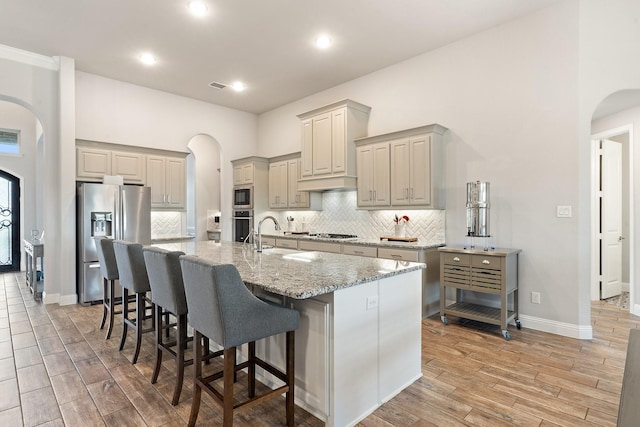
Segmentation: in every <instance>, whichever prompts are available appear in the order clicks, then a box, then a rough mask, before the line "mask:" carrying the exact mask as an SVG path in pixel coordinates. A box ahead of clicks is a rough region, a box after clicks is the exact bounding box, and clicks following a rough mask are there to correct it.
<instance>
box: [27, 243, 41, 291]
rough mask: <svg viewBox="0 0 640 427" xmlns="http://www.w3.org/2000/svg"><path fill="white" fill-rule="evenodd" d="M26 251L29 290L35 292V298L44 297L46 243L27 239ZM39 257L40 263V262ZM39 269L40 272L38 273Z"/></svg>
mask: <svg viewBox="0 0 640 427" xmlns="http://www.w3.org/2000/svg"><path fill="white" fill-rule="evenodd" d="M24 253H25V255H26V267H27V272H26V275H27V286H29V290H30V291H31V292H33V298H34V299H35V300H40V299H42V291H43V289H44V282H43V279H42V272H43V271H44V265H43V264H44V244H42V243H33V242H31V241H29V240H26V239H25V240H24ZM38 259H39V260H40V263H38ZM38 264H40V265H39V267H40V268H38ZM38 270H39V271H40V274H38Z"/></svg>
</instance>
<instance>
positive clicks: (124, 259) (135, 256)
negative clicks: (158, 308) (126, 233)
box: [113, 240, 155, 363]
mask: <svg viewBox="0 0 640 427" xmlns="http://www.w3.org/2000/svg"><path fill="white" fill-rule="evenodd" d="M113 249H114V252H115V255H116V261H117V264H118V273H119V275H120V279H119V280H120V284H121V285H122V301H129V292H132V293H133V294H135V305H136V308H135V318H129V304H122V338H120V346H119V347H118V350H122V349H123V348H124V343H125V341H126V340H127V329H128V328H129V327H131V328H133V330H134V331H135V334H136V346H135V349H134V352H133V359H132V360H131V363H136V362H137V361H138V356H139V355H140V343H141V342H142V334H143V333H145V332H153V331H154V330H155V311H154V307H153V303H152V302H151V299H149V298H148V297H147V292H149V291H150V290H151V286H150V285H149V276H148V275H147V268H146V267H145V263H144V255H143V254H142V245H141V244H139V243H131V242H125V241H123V240H116V241H115V242H113ZM147 304H148V305H147ZM148 309H151V315H150V316H147V314H146V313H147V310H148ZM149 318H151V319H152V327H151V328H147V329H143V324H144V320H146V319H149Z"/></svg>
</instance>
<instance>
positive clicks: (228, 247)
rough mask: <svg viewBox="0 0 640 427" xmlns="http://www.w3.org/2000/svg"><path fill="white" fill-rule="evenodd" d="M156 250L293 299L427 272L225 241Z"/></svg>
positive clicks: (414, 266) (415, 265) (413, 265)
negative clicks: (219, 267)
mask: <svg viewBox="0 0 640 427" xmlns="http://www.w3.org/2000/svg"><path fill="white" fill-rule="evenodd" d="M154 246H158V247H161V248H164V249H167V250H174V251H175V250H178V251H182V252H184V253H186V254H189V255H196V256H199V257H202V258H206V259H208V260H210V261H212V262H214V263H219V264H234V265H235V266H236V268H237V269H238V271H239V272H240V276H241V277H242V280H244V282H245V283H246V284H247V285H253V286H257V287H259V288H261V289H263V290H265V291H267V292H271V293H274V294H277V295H283V296H287V297H291V298H295V299H306V298H311V297H314V296H317V295H322V294H327V293H331V292H334V291H337V290H339V289H344V288H349V287H351V286H356V285H359V284H362V283H366V282H371V281H374V280H379V279H383V278H386V277H391V276H394V275H397V274H403V273H407V272H409V271H414V270H420V269H423V268H426V265H425V264H423V263H419V262H408V261H395V260H387V259H380V258H366V257H360V256H354V255H342V254H333V253H327V252H316V251H312V252H302V251H296V250H291V249H281V248H271V249H264V251H263V252H262V253H259V252H256V251H255V250H254V249H253V245H243V244H242V243H236V242H227V241H223V242H219V243H216V242H214V241H212V240H204V241H197V242H180V243H178V242H176V243H164V244H157V245H154Z"/></svg>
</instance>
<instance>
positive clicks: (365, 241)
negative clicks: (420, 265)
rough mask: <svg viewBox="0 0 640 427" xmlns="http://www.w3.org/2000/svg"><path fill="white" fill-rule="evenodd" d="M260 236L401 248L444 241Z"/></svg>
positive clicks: (271, 234) (283, 235)
mask: <svg viewBox="0 0 640 427" xmlns="http://www.w3.org/2000/svg"><path fill="white" fill-rule="evenodd" d="M262 237H275V238H279V239H283V238H284V239H297V240H316V241H319V242H334V243H344V244H348V245H362V246H376V247H381V246H384V247H390V248H402V249H431V248H438V247H440V246H444V243H431V242H425V241H422V240H418V241H417V242H401V241H389V240H380V239H360V238H355V239H331V238H328V237H315V236H309V235H307V234H291V233H289V232H284V233H283V232H279V233H277V232H276V233H268V234H267V233H262Z"/></svg>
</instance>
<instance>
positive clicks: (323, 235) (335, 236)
mask: <svg viewBox="0 0 640 427" xmlns="http://www.w3.org/2000/svg"><path fill="white" fill-rule="evenodd" d="M309 237H320V238H323V239H357V238H358V236H356V235H355V234H337V233H312V234H309Z"/></svg>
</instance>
